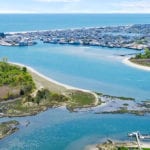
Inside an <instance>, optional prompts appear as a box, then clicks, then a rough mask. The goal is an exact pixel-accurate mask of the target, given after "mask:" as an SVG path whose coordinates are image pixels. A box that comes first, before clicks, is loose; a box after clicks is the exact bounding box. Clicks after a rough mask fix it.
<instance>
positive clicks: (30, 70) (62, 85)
mask: <svg viewBox="0 0 150 150" xmlns="http://www.w3.org/2000/svg"><path fill="white" fill-rule="evenodd" d="M9 63H10V64H13V65H17V66H20V67H26V68H27V69H28V71H29V72H31V73H34V74H36V75H37V76H39V77H41V78H43V79H45V80H47V81H48V82H50V83H52V84H55V85H56V86H60V87H62V88H65V89H66V90H76V91H81V92H85V93H91V94H93V95H94V96H95V105H97V104H98V103H99V98H98V95H97V94H96V93H94V92H92V91H90V90H86V89H82V88H77V87H73V86H70V85H67V84H64V83H61V82H58V81H56V80H54V79H52V78H50V77H47V76H45V75H43V74H42V73H40V72H38V71H37V70H35V69H34V68H32V67H30V66H27V65H24V64H21V63H16V62H9Z"/></svg>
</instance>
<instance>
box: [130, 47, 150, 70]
mask: <svg viewBox="0 0 150 150" xmlns="http://www.w3.org/2000/svg"><path fill="white" fill-rule="evenodd" d="M130 61H131V62H133V63H136V64H139V65H143V66H148V67H150V48H146V49H145V52H144V54H141V53H140V54H137V55H136V56H135V57H134V58H131V59H130Z"/></svg>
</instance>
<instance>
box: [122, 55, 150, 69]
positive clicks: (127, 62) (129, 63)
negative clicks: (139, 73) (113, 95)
mask: <svg viewBox="0 0 150 150" xmlns="http://www.w3.org/2000/svg"><path fill="white" fill-rule="evenodd" d="M122 63H124V64H125V65H127V66H130V67H134V68H137V69H140V70H145V71H150V67H147V66H142V65H139V64H136V63H133V62H131V61H130V57H128V58H125V59H123V61H122Z"/></svg>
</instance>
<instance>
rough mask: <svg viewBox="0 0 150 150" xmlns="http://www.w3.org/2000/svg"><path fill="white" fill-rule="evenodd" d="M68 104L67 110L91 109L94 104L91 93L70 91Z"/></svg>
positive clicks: (93, 97)
mask: <svg viewBox="0 0 150 150" xmlns="http://www.w3.org/2000/svg"><path fill="white" fill-rule="evenodd" d="M69 96H70V103H69V105H68V108H70V109H74V108H80V107H89V106H90V107H91V106H92V105H94V103H95V99H96V98H95V96H94V95H93V94H91V93H86V92H82V91H72V92H71V93H70V94H69Z"/></svg>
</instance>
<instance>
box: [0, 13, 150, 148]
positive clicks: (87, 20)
mask: <svg viewBox="0 0 150 150" xmlns="http://www.w3.org/2000/svg"><path fill="white" fill-rule="evenodd" d="M0 19H1V22H0V31H7V32H10V31H27V30H41V29H43V30H45V29H56V28H77V27H90V26H105V25H128V24H134V23H150V15H117V14H115V15H39V16H38V15H0ZM135 52H137V51H133V50H129V49H115V48H114V49H110V48H101V47H83V46H69V45H51V44H42V43H40V42H39V43H38V45H35V46H32V47H2V46H0V57H5V56H7V57H8V58H9V60H10V61H14V62H19V63H23V64H25V65H29V66H31V67H33V68H35V69H36V70H38V71H39V72H41V73H43V74H45V75H46V76H48V77H51V78H53V79H55V80H58V81H60V82H62V83H65V84H69V85H73V86H76V87H81V88H85V89H91V90H94V91H98V92H104V93H106V94H111V95H117V96H129V97H135V98H136V99H137V100H139V101H140V100H145V99H150V92H149V91H150V84H149V83H150V72H146V71H142V70H139V69H135V68H132V67H129V66H126V65H124V64H123V63H122V60H123V57H119V56H118V54H131V53H135ZM137 53H138V52H137ZM12 119H17V120H19V121H20V122H21V124H23V123H24V121H25V120H29V121H30V122H31V124H30V125H29V126H28V127H24V126H23V125H21V129H20V130H19V131H18V132H17V133H15V134H14V135H12V136H10V137H8V138H5V139H4V140H2V141H0V149H2V150H20V149H21V150H43V149H44V150H60V149H61V150H82V149H83V148H84V147H85V146H86V145H87V144H94V143H97V142H100V141H102V140H104V139H107V138H114V139H122V140H125V139H126V138H127V136H126V134H127V133H128V132H131V131H136V130H139V131H141V132H145V133H149V132H150V128H149V124H150V119H149V115H146V116H142V117H138V116H133V115H98V114H93V113H92V112H84V113H81V112H80V113H69V112H68V111H66V110H65V109H50V110H48V111H46V112H44V113H40V114H39V115H37V116H32V117H23V118H12ZM4 120H10V118H1V119H0V121H4Z"/></svg>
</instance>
